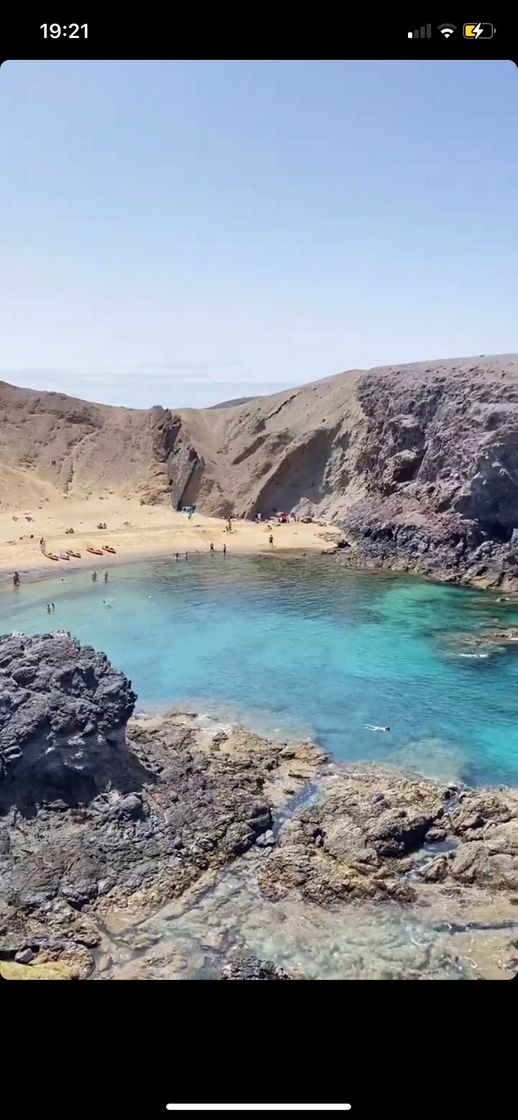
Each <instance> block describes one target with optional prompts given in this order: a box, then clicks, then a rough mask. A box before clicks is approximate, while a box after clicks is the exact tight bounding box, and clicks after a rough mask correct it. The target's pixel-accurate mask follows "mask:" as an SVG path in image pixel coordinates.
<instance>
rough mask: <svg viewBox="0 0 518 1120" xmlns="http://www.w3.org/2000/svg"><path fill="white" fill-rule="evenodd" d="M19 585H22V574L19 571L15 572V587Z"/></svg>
mask: <svg viewBox="0 0 518 1120" xmlns="http://www.w3.org/2000/svg"><path fill="white" fill-rule="evenodd" d="M19 586H20V574H19V572H14V573H13V587H19Z"/></svg>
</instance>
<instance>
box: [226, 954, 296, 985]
mask: <svg viewBox="0 0 518 1120" xmlns="http://www.w3.org/2000/svg"><path fill="white" fill-rule="evenodd" d="M221 979H222V980H298V979H300V977H298V976H295V975H293V974H291V973H289V972H286V971H285V969H283V968H277V967H276V966H275V965H274V964H273V961H262V960H259V958H258V957H254V956H252V955H249V956H240V955H237V956H233V957H232V959H231V960H230V961H228V963H227V964H226V965H224V966H223V969H222V971H221Z"/></svg>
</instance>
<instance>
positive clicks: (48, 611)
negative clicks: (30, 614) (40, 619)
mask: <svg viewBox="0 0 518 1120" xmlns="http://www.w3.org/2000/svg"><path fill="white" fill-rule="evenodd" d="M50 613H51V608H50V603H47V614H50Z"/></svg>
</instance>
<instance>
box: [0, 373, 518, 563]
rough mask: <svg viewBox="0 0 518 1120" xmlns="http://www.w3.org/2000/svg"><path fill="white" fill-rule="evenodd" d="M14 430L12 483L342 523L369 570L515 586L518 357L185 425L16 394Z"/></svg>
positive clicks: (305, 393)
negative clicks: (22, 477)
mask: <svg viewBox="0 0 518 1120" xmlns="http://www.w3.org/2000/svg"><path fill="white" fill-rule="evenodd" d="M0 421H1V428H0V431H1V436H0V480H1V476H2V472H1V468H2V465H5V466H6V467H7V468H8V469H9V470H11V472H12V470H13V468H14V469H15V470H16V471H18V472H25V473H27V474H28V475H31V476H32V477H38V478H42V479H45V480H46V481H47V482H51V483H52V484H53V485H54V486H55V487H56V488H57V489H60V490H61V491H64V492H67V493H74V494H78V495H79V494H81V493H86V492H87V490H88V489H89V488H91V487H93V486H95V485H96V484H97V482H98V480H99V479H100V478H101V476H102V481H103V485H105V486H106V485H110V486H111V487H112V488H113V489H114V490H115V491H116V492H119V491H120V492H121V493H132V494H137V495H138V496H139V497H141V499H142V501H144V502H162V501H170V502H171V504H172V505H173V507H174V508H181V507H182V505H184V504H190V503H197V504H198V506H199V508H200V509H201V510H202V511H203V512H204V513H208V514H215V515H219V516H227V515H228V514H230V513H235V514H237V515H240V516H244V517H250V516H254V515H255V513H256V512H258V511H260V512H261V513H262V514H263V515H268V514H269V513H271V511H272V510H273V508H275V507H276V508H278V509H284V508H286V509H288V510H294V511H295V512H296V513H297V514H298V515H299V516H303V515H310V516H318V517H324V518H325V519H326V520H332V521H334V522H335V523H336V524H338V525H340V526H341V527H342V528H343V530H344V535H345V536H346V538H347V540H348V543H349V545H350V546H351V553H350V555H351V557H353V558H354V561H355V562H359V563H373V564H376V565H388V566H391V567H407V568H416V569H419V570H424V571H430V572H432V573H435V574H443V575H444V574H446V575H447V576H448V577H449V578H469V579H477V578H482V579H485V580H487V581H488V582H501V581H502V580H503V579H506V580H511V581H512V580H513V578H514V559H513V556H514V544H513V543H512V535H513V530H514V529H517V530H518V359H517V358H516V357H515V356H512V355H511V356H502V357H494V358H485V357H484V358H478V359H474V358H472V359H452V360H450V361H440V362H429V363H420V364H417V365H407V366H401V367H397V366H390V367H383V368H378V369H373V370H369V371H367V372H362V371H357V370H353V371H350V372H349V373H343V374H338V375H337V376H335V377H331V378H327V379H325V380H323V381H317V382H315V383H313V384H311V385H305V386H303V387H302V388H300V389H291V390H288V391H286V392H285V393H278V394H275V395H274V396H271V397H258V398H255V399H252V400H244V401H243V402H242V403H241V404H237V405H233V406H231V407H230V406H229V407H221V408H218V409H205V410H194V409H184V410H182V411H181V412H179V413H172V412H171V411H170V410H169V409H163V408H160V407H158V406H157V407H156V408H153V409H150V410H149V411H148V412H139V411H138V410H128V409H117V408H108V407H107V406H101V405H89V404H87V403H85V402H81V401H74V400H72V399H71V398H68V397H65V396H62V395H60V394H55V393H47V394H43V393H31V392H30V391H29V390H22V389H14V388H12V387H10V386H5V385H4V386H0ZM0 484H1V483H0ZM480 549H481V550H482V552H480V551H477V550H480Z"/></svg>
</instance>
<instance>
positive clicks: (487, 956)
mask: <svg viewBox="0 0 518 1120" xmlns="http://www.w3.org/2000/svg"><path fill="white" fill-rule="evenodd" d="M49 647H52V648H49ZM0 657H1V673H2V678H1V679H2V693H1V696H2V703H3V708H2V713H3V714H2V722H1V724H0V736H1V738H0V742H1V744H2V757H3V760H4V761H3V770H2V777H1V779H0V805H1V806H2V809H1V812H0V973H1V974H2V975H4V976H7V977H8V978H19V979H36V978H41V979H45V978H46V979H68V978H70V979H75V978H77V979H84V978H87V977H90V976H94V977H96V978H97V977H99V978H101V979H102V978H110V979H111V978H117V977H123V976H124V977H128V978H135V979H138V978H141V979H146V978H153V979H156V978H171V979H176V978H180V977H196V978H200V979H203V978H214V979H216V978H220V979H221V978H226V979H299V978H302V977H303V976H308V977H311V978H318V977H319V976H320V977H329V978H332V977H343V978H347V977H349V976H359V977H362V978H363V977H365V978H375V977H377V976H380V977H381V976H384V977H396V976H408V977H412V976H414V975H415V976H421V977H425V976H426V977H430V978H432V977H436V976H451V977H457V976H461V975H462V976H464V975H482V976H492V975H498V976H505V977H507V976H508V975H510V974H511V970H512V968H513V967H514V965H513V961H514V962H515V961H516V944H517V943H518V909H517V907H518V795H517V794H516V792H515V791H512V790H469V789H464V788H462V787H461V786H460V785H459V784H458V783H455V782H445V783H438V782H437V781H430V780H426V779H424V778H420V777H418V776H415V775H410V774H406V773H404V772H402V771H400V770H398V769H396V768H389V767H383V768H381V767H374V766H349V767H347V766H342V765H339V764H331V763H330V762H329V761H328V760H326V758H325V756H324V755H323V753H322V752H321V751H320V749H319V748H318V747H316V746H315V745H314V744H312V743H309V742H305V743H286V742H285V741H272V740H267V739H264V738H261V737H260V736H258V735H256V734H254V733H252V732H251V731H247V730H244V729H242V728H236V727H233V728H229V727H227V728H226V729H225V731H223V730H222V729H221V727H218V726H217V725H216V724H211V723H210V722H209V723H207V721H203V720H200V719H198V718H197V717H196V716H195V715H193V714H182V713H176V714H171V715H169V716H163V717H162V716H161V717H156V718H155V717H137V718H134V719H131V720H130V721H129V722H128V723H127V724H126V718H127V715H128V714H129V713H130V712H131V710H132V708H133V703H134V699H135V698H134V694H133V693H132V691H131V687H130V684H129V682H128V681H127V680H126V679H125V678H124V677H123V675H122V674H119V673H117V672H116V671H115V670H113V669H112V667H111V666H110V665H109V663H108V662H107V660H106V658H104V657H103V656H102V655H99V654H96V653H95V652H94V651H91V650H89V649H84V648H81V647H80V646H79V645H78V644H77V643H74V642H73V641H72V640H71V639H70V638H69V637H68V636H66V635H64V636H56V637H54V638H50V637H49V636H45V637H43V638H34V639H25V638H24V639H21V638H20V639H8V640H4V641H2V642H1V643H0ZM20 669H21V674H20ZM31 673H33V676H32V679H30V676H31ZM20 676H21V678H22V680H20ZM43 682H47V690H46V689H45V686H44V683H43ZM19 690H21V693H20V691H19ZM49 696H50V697H51V703H50V704H49V703H48V698H49ZM6 698H7V699H6ZM74 710H77V712H78V724H79V726H78V728H77V730H74V726H73V723H72V721H73V718H74V715H73V711H74ZM85 712H88V722H86V723H85V718H86V716H85ZM90 725H92V726H90ZM77 737H79V738H80V739H81V741H82V746H81V751H82V753H81V756H80V758H79V759H78V757H77V755H76V754H75V747H76V746H77V742H78V739H77ZM49 747H50V748H51V750H50V751H48V748H49ZM14 748H16V753H15V751H14ZM49 756H50V758H51V759H52V769H51V770H50V772H49V769H48V763H47V759H48V758H49ZM78 765H79V773H80V774H83V775H87V776H88V781H85V780H84V778H83V779H82V780H81V781H80V782H78V777H77V767H78ZM81 768H83V769H81ZM410 928H412V929H414V930H415V932H414V934H413V935H412V938H409V936H408V930H409V929H410ZM345 931H346V933H345ZM380 939H381V940H380ZM452 939H453V940H454V942H455V946H458V945H462V946H463V947H464V952H465V953H466V954H468V956H467V957H466V958H465V959H464V957H462V958H461V957H460V956H459V953H458V952H457V951H456V949H454V948H452V945H451V942H452ZM380 953H381V955H382V961H381V963H380V964H379V966H378V965H376V966H375V961H376V959H377V957H376V954H378V955H379V954H380ZM466 961H467V962H468V963H466ZM495 962H496V963H495Z"/></svg>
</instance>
